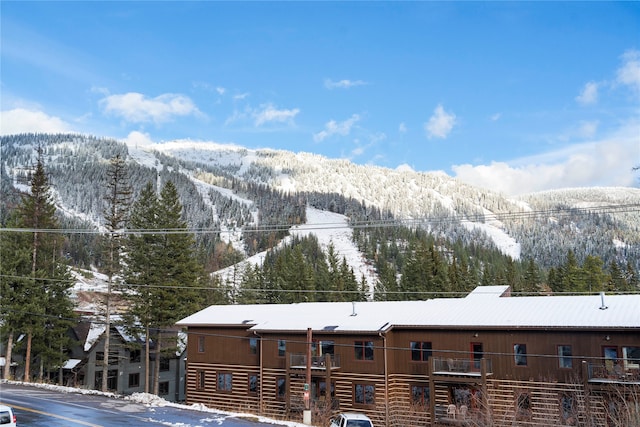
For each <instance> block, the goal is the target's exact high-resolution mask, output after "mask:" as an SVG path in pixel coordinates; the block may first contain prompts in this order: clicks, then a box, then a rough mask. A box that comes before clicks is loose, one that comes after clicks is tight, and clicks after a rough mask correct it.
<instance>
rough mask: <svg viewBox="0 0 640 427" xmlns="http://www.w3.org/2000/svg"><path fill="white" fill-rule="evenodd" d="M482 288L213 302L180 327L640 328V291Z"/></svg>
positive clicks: (371, 329)
mask: <svg viewBox="0 0 640 427" xmlns="http://www.w3.org/2000/svg"><path fill="white" fill-rule="evenodd" d="M505 294H508V286H481V287H478V288H476V289H475V290H474V291H473V292H471V293H470V294H469V295H468V296H467V297H466V298H441V299H432V300H427V301H378V302H356V303H351V302H315V303H297V304H264V305H214V306H210V307H208V308H205V309H204V310H201V311H199V312H197V313H195V314H193V315H191V316H188V317H186V318H184V319H182V320H181V321H179V322H178V323H177V325H179V326H243V325H246V327H247V329H251V330H255V331H265V332H266V331H304V330H306V329H307V328H312V329H313V330H314V331H318V332H319V331H335V332H356V331H358V332H383V331H386V330H388V329H390V328H391V327H393V326H423V327H436V328H444V327H471V328H483V327H484V328H492V327H493V328H501V329H502V328H510V329H512V328H636V329H640V310H638V307H640V295H608V296H604V301H605V303H606V306H607V308H606V309H601V307H602V300H601V296H599V295H587V296H534V297H503V296H502V295H505Z"/></svg>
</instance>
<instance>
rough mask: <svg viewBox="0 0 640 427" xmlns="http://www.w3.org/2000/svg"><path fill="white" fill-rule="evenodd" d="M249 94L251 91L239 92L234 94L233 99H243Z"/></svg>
mask: <svg viewBox="0 0 640 427" xmlns="http://www.w3.org/2000/svg"><path fill="white" fill-rule="evenodd" d="M248 96H249V92H244V93H239V94H237V95H233V99H234V100H236V101H238V100H241V99H245V98H247V97H248Z"/></svg>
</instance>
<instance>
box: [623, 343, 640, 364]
mask: <svg viewBox="0 0 640 427" xmlns="http://www.w3.org/2000/svg"><path fill="white" fill-rule="evenodd" d="M622 358H623V360H624V368H625V369H640V347H622Z"/></svg>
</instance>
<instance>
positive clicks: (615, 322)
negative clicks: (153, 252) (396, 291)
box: [178, 286, 640, 426]
mask: <svg viewBox="0 0 640 427" xmlns="http://www.w3.org/2000/svg"><path fill="white" fill-rule="evenodd" d="M178 325H179V326H183V327H186V328H187V330H188V336H189V340H188V346H187V369H186V388H187V389H186V399H187V403H190V404H193V403H202V404H204V405H207V406H210V407H213V408H219V409H225V410H231V411H243V412H252V413H256V414H261V415H266V416H271V417H275V418H287V417H289V418H293V419H300V417H301V415H300V413H301V411H302V409H303V407H304V402H303V394H304V390H305V384H306V378H307V377H306V372H307V369H309V370H310V372H311V383H310V384H309V391H310V396H311V400H312V409H313V410H314V411H316V412H317V413H324V414H326V413H327V412H330V411H333V412H335V411H359V412H364V413H366V414H367V415H369V416H370V417H371V418H372V419H373V420H374V423H375V424H376V425H380V426H382V425H386V426H408V425H411V426H430V425H443V424H453V425H514V423H515V424H517V425H532V426H534V425H539V426H542V425H578V424H580V425H584V424H586V423H587V422H589V423H591V424H590V425H606V424H607V422H608V421H607V420H608V419H609V420H610V419H611V417H613V416H617V414H618V413H614V412H615V411H616V410H618V411H619V410H620V407H621V405H624V404H625V399H626V398H628V397H629V396H632V395H633V393H636V395H635V397H636V399H637V397H638V396H640V393H639V392H640V295H592V296H537V297H511V296H509V289H508V287H504V286H487V287H478V288H476V289H475V290H474V291H473V292H471V293H470V294H469V295H468V296H466V297H465V298H445V299H433V300H428V301H396V302H391V301H389V302H357V303H349V302H346V303H300V304H287V305H229V306H211V307H208V308H206V309H204V310H202V311H200V312H198V313H195V314H193V315H191V316H189V317H187V318H185V319H183V320H181V321H180V322H178ZM308 329H311V333H312V339H311V341H309V340H308V339H307V331H308ZM309 346H310V347H311V349H310V353H308V347H309ZM307 354H311V357H310V358H308V357H307Z"/></svg>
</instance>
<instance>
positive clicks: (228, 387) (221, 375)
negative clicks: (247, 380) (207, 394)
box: [216, 371, 233, 393]
mask: <svg viewBox="0 0 640 427" xmlns="http://www.w3.org/2000/svg"><path fill="white" fill-rule="evenodd" d="M216 390H218V391H220V392H225V393H231V392H232V391H233V373H232V372H230V371H218V372H217V374H216Z"/></svg>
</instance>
